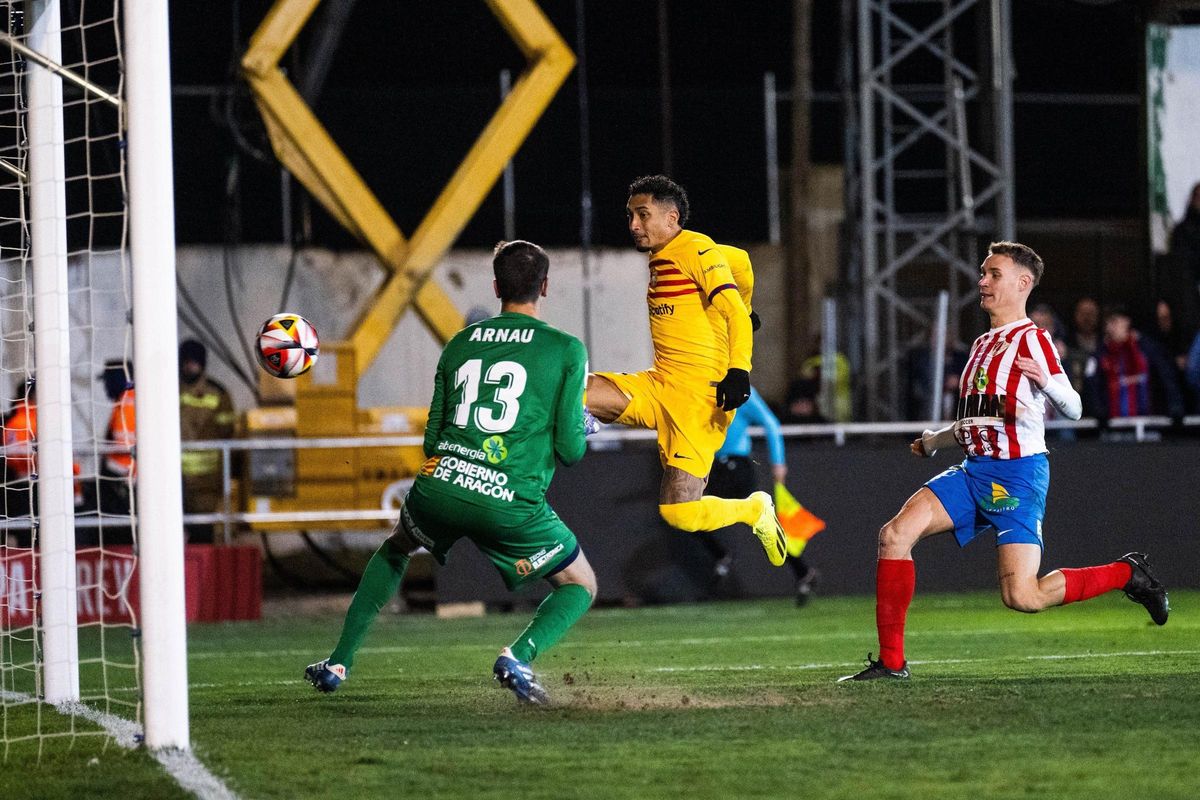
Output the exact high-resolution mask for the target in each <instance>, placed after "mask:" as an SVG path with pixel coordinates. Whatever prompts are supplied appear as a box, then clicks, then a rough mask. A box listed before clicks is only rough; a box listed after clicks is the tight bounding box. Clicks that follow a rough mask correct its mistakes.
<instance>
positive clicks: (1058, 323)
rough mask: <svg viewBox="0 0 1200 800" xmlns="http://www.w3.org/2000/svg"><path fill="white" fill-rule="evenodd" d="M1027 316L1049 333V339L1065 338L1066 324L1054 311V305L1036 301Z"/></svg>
mask: <svg viewBox="0 0 1200 800" xmlns="http://www.w3.org/2000/svg"><path fill="white" fill-rule="evenodd" d="M1029 318H1030V319H1031V320H1033V324H1034V325H1037V326H1038V327H1039V328H1041V329H1042V330H1044V331H1046V332H1047V333H1049V334H1050V338H1051V339H1053V340H1065V339H1066V338H1067V326H1066V325H1064V324H1063V321H1062V320H1061V319H1060V318H1059V316H1058V314H1057V313H1056V312H1055V311H1054V307H1053V306H1051V305H1050V304H1049V303H1038V304H1037V305H1035V306H1034V307H1033V310H1032V311H1030V312H1029ZM1060 354H1061V353H1060Z"/></svg>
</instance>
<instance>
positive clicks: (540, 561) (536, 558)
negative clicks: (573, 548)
mask: <svg viewBox="0 0 1200 800" xmlns="http://www.w3.org/2000/svg"><path fill="white" fill-rule="evenodd" d="M562 551H563V545H562V542H559V543H558V544H556V545H554V547H551V548H550V549H549V550H547V549H546V548H544V547H543V548H542V549H541V550H538V551H537V552H536V553H534V554H533V555H531V556H530V557H529V563H530V564H532V565H533V568H534V569H541V568H542V567H543V566H545V564H546V562H547V561H549V560H550V559H552V558H554V557H555V556H556V555H558V554H559V553H561V552H562ZM521 560H522V561H524V560H525V559H521ZM518 563H520V562H518Z"/></svg>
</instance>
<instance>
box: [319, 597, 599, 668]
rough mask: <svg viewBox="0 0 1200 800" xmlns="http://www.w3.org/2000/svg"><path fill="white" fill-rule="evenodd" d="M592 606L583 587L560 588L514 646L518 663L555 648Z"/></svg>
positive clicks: (539, 608) (543, 603) (514, 653)
mask: <svg viewBox="0 0 1200 800" xmlns="http://www.w3.org/2000/svg"><path fill="white" fill-rule="evenodd" d="M355 599H356V600H357V598H355ZM591 605H592V595H591V594H590V593H589V592H588V590H587V589H585V588H583V587H582V586H580V585H579V584H577V583H568V584H564V585H562V586H559V587H558V588H557V589H555V590H554V591H553V592H551V593H550V596H549V597H547V598H546V599H545V600H543V601H542V604H541V605H540V606H538V610H537V613H536V614H534V615H533V621H532V622H530V623H529V627H528V628H526V629H525V630H524V631H522V632H521V635H520V636H518V637H517V640H516V641H515V642H513V643H512V645H510V649H511V650H512V654H513V656H514V657H515V658H516V659H517V660H518V661H525V662H530V661H533V660H534V659H535V658H537V657H538V655H539V654H540V653H543V652H545V651H546V650H549V649H550V648H551V647H553V646H554V645H555V643H556V642H558V640H559V639H561V638H562V637H563V634H565V633H566V632H567V630H568V629H569V628H570V627H571V626H572V625H574V624H575V623H576V622H577V621H578V620H579V618H580V617H582V616H583V615H584V613H585V612H586V611H587V610H588V608H590V607H591ZM341 663H345V662H341Z"/></svg>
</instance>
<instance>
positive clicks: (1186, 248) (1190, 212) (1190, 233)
mask: <svg viewBox="0 0 1200 800" xmlns="http://www.w3.org/2000/svg"><path fill="white" fill-rule="evenodd" d="M1171 255H1172V256H1174V257H1176V258H1178V259H1180V260H1181V261H1182V263H1183V264H1184V266H1186V267H1188V268H1190V273H1191V278H1192V285H1193V286H1195V285H1196V284H1197V283H1200V183H1197V184H1196V185H1195V186H1193V187H1192V194H1191V196H1190V197H1189V199H1188V204H1187V208H1186V209H1184V212H1183V219H1181V220H1179V222H1177V223H1176V224H1175V227H1174V229H1172V230H1171Z"/></svg>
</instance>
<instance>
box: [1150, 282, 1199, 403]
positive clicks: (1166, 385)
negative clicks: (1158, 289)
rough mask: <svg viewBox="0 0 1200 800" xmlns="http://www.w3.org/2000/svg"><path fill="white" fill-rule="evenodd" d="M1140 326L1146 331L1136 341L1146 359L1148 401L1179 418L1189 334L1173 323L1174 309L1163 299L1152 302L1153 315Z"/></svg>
mask: <svg viewBox="0 0 1200 800" xmlns="http://www.w3.org/2000/svg"><path fill="white" fill-rule="evenodd" d="M1143 330H1145V331H1148V333H1146V334H1145V335H1143V336H1142V337H1141V339H1140V344H1141V346H1142V350H1143V351H1144V352H1145V353H1146V358H1148V359H1150V380H1151V383H1150V402H1151V405H1152V406H1153V408H1154V413H1156V414H1166V415H1167V416H1169V417H1171V418H1172V419H1179V418H1181V417H1182V416H1183V415H1184V413H1185V412H1186V410H1187V401H1186V395H1185V392H1184V388H1183V387H1184V377H1183V370H1184V368H1185V367H1186V366H1187V350H1188V346H1189V345H1190V344H1191V339H1192V337H1191V336H1190V335H1188V334H1187V333H1186V332H1185V331H1183V329H1182V327H1181V326H1179V325H1176V324H1175V313H1174V309H1173V308H1172V306H1171V304H1170V303H1169V302H1167V301H1166V300H1159V301H1158V302H1157V303H1156V304H1155V306H1154V313H1153V319H1152V320H1150V321H1149V322H1148V324H1147V325H1146V327H1145V328H1143Z"/></svg>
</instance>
